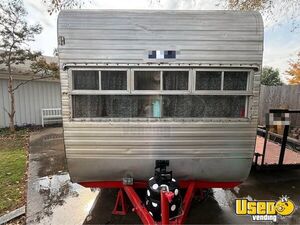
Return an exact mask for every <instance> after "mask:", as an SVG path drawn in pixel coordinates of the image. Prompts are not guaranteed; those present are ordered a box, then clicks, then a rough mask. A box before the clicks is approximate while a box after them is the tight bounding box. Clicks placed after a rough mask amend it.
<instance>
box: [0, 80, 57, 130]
mask: <svg viewBox="0 0 300 225" xmlns="http://www.w3.org/2000/svg"><path fill="white" fill-rule="evenodd" d="M20 82H22V81H19V80H15V81H14V84H15V85H18V84H19V83H20ZM0 95H1V96H0V127H8V125H9V117H8V115H7V113H6V112H5V109H7V110H9V108H10V106H9V104H10V102H9V94H8V91H7V80H6V79H0ZM60 96H61V90H60V83H58V82H43V81H34V82H28V83H26V84H25V85H22V86H20V88H18V89H17V90H16V92H15V107H16V115H15V123H16V125H18V126H23V125H26V124H35V125H41V109H42V108H60V107H61V97H60Z"/></svg>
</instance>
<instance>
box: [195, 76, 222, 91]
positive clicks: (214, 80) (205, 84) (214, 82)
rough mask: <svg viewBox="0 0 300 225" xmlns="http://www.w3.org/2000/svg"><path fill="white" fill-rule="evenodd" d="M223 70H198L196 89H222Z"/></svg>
mask: <svg viewBox="0 0 300 225" xmlns="http://www.w3.org/2000/svg"><path fill="white" fill-rule="evenodd" d="M221 77H222V72H221V71H197V72H196V90H221V79H222V78H221Z"/></svg>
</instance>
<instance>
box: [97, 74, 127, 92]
mask: <svg viewBox="0 0 300 225" xmlns="http://www.w3.org/2000/svg"><path fill="white" fill-rule="evenodd" d="M101 90H127V71H110V70H104V71H101Z"/></svg>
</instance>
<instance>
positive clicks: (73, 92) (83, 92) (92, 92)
mask: <svg viewBox="0 0 300 225" xmlns="http://www.w3.org/2000/svg"><path fill="white" fill-rule="evenodd" d="M73 71H98V76H99V90H75V89H74V87H73ZM101 71H126V81H127V89H126V90H101V88H102V86H101ZM69 84H70V94H71V95H103V94H107V95H121V94H124V95H125V94H130V69H128V68H117V69H116V68H103V69H102V68H97V69H92V68H87V69H85V68H76V69H70V76H69Z"/></svg>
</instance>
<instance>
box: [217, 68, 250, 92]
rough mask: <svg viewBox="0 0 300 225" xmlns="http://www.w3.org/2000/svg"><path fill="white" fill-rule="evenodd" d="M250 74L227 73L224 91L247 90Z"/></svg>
mask: <svg viewBox="0 0 300 225" xmlns="http://www.w3.org/2000/svg"><path fill="white" fill-rule="evenodd" d="M247 80H248V72H244V71H225V72H224V87H223V89H224V90H246V89H247Z"/></svg>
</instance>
